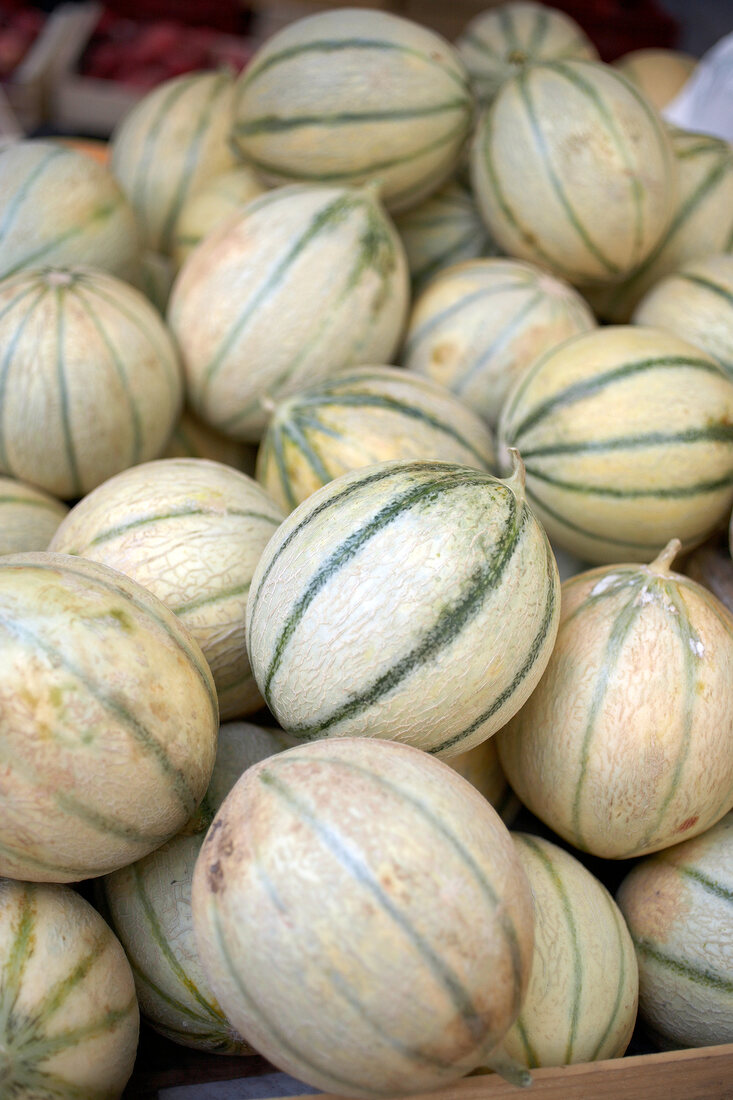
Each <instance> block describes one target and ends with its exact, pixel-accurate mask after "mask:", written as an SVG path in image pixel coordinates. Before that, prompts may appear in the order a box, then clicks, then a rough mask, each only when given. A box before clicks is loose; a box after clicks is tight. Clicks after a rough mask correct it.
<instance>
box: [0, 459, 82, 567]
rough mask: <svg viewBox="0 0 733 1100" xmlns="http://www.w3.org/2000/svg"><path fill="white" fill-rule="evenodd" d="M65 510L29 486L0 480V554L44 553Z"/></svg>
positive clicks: (61, 505) (64, 507) (3, 478)
mask: <svg viewBox="0 0 733 1100" xmlns="http://www.w3.org/2000/svg"><path fill="white" fill-rule="evenodd" d="M68 510H69V509H68V508H67V507H66V505H65V504H62V503H61V501H60V500H56V498H55V497H52V496H50V495H49V494H48V493H43V492H41V490H40V489H36V488H35V487H34V486H33V485H26V483H25V482H24V481H17V480H16V479H15V478H12V477H0V554H22V553H24V552H25V551H26V550H47V549H48V544H49V542H50V541H51V539H52V538H53V535H54V532H55V531H56V528H57V527H58V525H59V524H60V523H61V520H62V519H63V518H64V516H65V515H66V513H67V512H68Z"/></svg>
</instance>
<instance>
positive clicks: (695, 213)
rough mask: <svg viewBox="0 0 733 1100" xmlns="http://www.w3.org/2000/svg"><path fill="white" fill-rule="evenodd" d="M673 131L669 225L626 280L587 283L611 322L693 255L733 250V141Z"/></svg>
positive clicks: (599, 309)
mask: <svg viewBox="0 0 733 1100" xmlns="http://www.w3.org/2000/svg"><path fill="white" fill-rule="evenodd" d="M668 132H669V138H670V142H671V146H672V152H673V154H674V160H675V164H676V172H675V175H676V177H677V195H676V198H675V201H674V206H673V212H672V218H671V221H670V223H669V225H668V226H667V229H666V230H665V232H664V234H663V235H662V237H661V238H660V240H659V241H658V242H657V244H656V245H655V247H654V248H653V249H652V251H651V252H650V254H649V255H648V256H647V257H646V259H645V260H643V261H642V263H641V264H640V265H639V266H638V267H637V268H636V270H635V271H634V272H633V273H632V274H631V275H630V276H629V277H628V278H627V279H625V280H624V281H623V282H621V283H618V284H617V285H614V286H600V287H587V286H584V287H583V288H582V289H583V293H584V294H585V295H586V297H587V298H588V300H589V301H590V303H591V305H592V306H593V308H594V310H595V311H596V313H597V314H598V315H599V316H600V317H602V318H604V319H605V320H607V321H616V322H618V321H622V322H625V321H628V320H629V318H630V317H631V314H632V313H633V311H634V308H635V307H636V305H637V304H638V302H639V301H640V300H641V298H642V297H643V296H644V294H646V292H647V290H649V289H650V288H651V287H652V286H654V285H655V284H656V283H658V282H659V280H660V279H662V278H664V276H665V275H669V274H671V273H672V272H673V271H676V270H677V269H678V268H679V267H682V265H683V264H685V263H687V261H688V260H694V259H697V258H698V257H702V256H707V255H710V254H711V253H717V252H733V145H731V144H730V143H729V142H727V141H723V140H721V139H720V138H716V137H711V136H710V135H708V134H697V133H689V132H688V131H686V130H677V129H673V128H671V127H670V128H669V131H668Z"/></svg>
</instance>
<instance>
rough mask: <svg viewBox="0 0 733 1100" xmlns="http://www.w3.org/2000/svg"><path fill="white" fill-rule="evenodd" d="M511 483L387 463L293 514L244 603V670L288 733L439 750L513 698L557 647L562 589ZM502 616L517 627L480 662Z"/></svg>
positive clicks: (480, 727) (491, 725)
mask: <svg viewBox="0 0 733 1100" xmlns="http://www.w3.org/2000/svg"><path fill="white" fill-rule="evenodd" d="M518 478H519V474H518V473H517V474H516V475H515V480H513V481H511V482H509V483H501V482H498V481H497V480H496V479H494V478H492V477H491V476H490V475H489V474H486V473H481V472H479V471H476V470H471V469H468V468H466V467H461V466H455V465H452V464H444V463H434V462H422V463H405V462H390V463H382V464H379V465H377V466H374V467H368V468H366V469H365V470H363V471H356V472H355V473H351V474H346V475H343V476H342V477H340V478H337V479H336V480H335V481H333V482H331V483H330V484H329V485H327V486H326V487H324V488H323V489H320V490H318V492H316V493H314V494H313V495H312V496H311V497H309V498H308V500H306V501H305V502H304V503H303V504H301V505H300V506H299V508H297V509H296V510H295V512H293V513H292V514H291V516H290V517H289V518H288V519H287V520H286V521H285V523H284V524H283V525H282V527H281V528H280V529H279V531H278V532H277V534H276V536H275V537H274V538H273V539H272V540H271V542H270V543H269V544H268V546H267V548H266V550H265V552H264V554H263V556H262V558H261V559H260V562H259V564H258V566H257V570H256V571H255V576H254V578H253V582H252V590H251V593H250V599H249V602H248V605H247V641H248V648H249V651H250V659H251V661H252V667H253V671H254V673H255V677H256V679H257V682H258V684H259V685H260V689H261V690H262V692H263V695H264V697H265V700H266V702H267V703H268V705H269V706H270V708H271V709H272V710H273V712H274V713H275V714H276V716H277V717H278V720H279V721H280V722H281V724H282V725H283V726H284V728H285V729H287V730H288V732H290V733H292V734H293V735H294V736H296V737H297V738H298V739H301V740H310V739H313V738H318V737H323V736H324V735H329V736H348V735H353V734H355V733H358V734H362V735H365V736H371V737H380V736H387V737H390V738H393V739H396V740H405V741H409V742H411V743H414V744H417V745H419V747H422V748H425V749H428V750H429V751H431V752H433V753H438V754H445V755H446V756H450V755H452V754H455V753H458V752H462V751H464V750H466V749H469V748H471V747H472V746H473V745H475V744H478V743H479V742H480V741H482V740H485V739H486V737H487V736H490V735H491V733H493V731H494V730H495V729H498V728H499V727H500V726H501V725H502V723H503V722H504V721H506V719H507V716H508V714H510V713H513V711H514V710H516V708H517V707H518V706H521V703H522V701H523V700H524V699H525V698H526V697H527V695H528V694H529V692H530V691H531V690H532V687H533V686H534V684H535V683H536V681H537V679H538V678H539V675H540V673H541V670H542V668H543V667H544V664H545V662H546V660H547V656H548V653H549V649H550V648H551V645H552V639H553V637H554V632H555V623H556V621H557V613H558V608H557V600H556V590H557V583H558V582H557V567H556V565H555V562H554V558H553V557H552V553H551V551H550V550H549V546H548V545H547V542H546V540H545V536H544V532H542V530H541V529H540V528H539V527H538V525H537V524H536V522H535V520H534V517H533V516H532V514H531V513H530V512H529V511H528V509H527V508H526V505H525V504H524V499H523V495H522V490H521V485H520V481H519V480H518ZM458 516H460V517H461V523H460V524H457V523H456V517H458ZM388 563H389V564H388ZM357 580H358V583H357ZM519 593H521V595H519ZM507 600H509V601H510V603H511V612H509V611H508V608H507V605H506V603H505V601H507ZM507 614H511V616H512V617H513V626H515V627H516V634H515V633H514V629H513V630H512V633H511V637H510V636H509V635H507V633H506V631H505V630H504V629H503V630H502V647H503V649H502V655H501V656H499V654H498V653H496V654H494V655H493V656H489V654H488V653H487V652H486V638H487V637H491V636H492V634H493V631H494V630H495V629H496V627H495V625H492V624H495V623H496V622H498V621H501V622H502V623H504V622H505V617H506V615H507ZM316 624H319V625H318V626H317V628H316ZM380 624H383V627H380ZM520 624H521V625H520ZM332 637H337V638H338V639H339V656H338V662H337V664H338V669H339V671H338V676H336V664H335V663H334V657H333V644H332V642H331V641H330V640H329V644H328V649H326V646H325V642H326V640H327V639H331V638H332ZM375 637H379V639H380V641H379V646H378V647H377V646H375V644H374V639H375ZM478 639H481V640H480V641H479V640H478ZM446 678H447V679H449V680H450V681H451V682H452V684H453V690H452V693H451V698H450V705H449V706H448V707H446V705H445V696H444V693H443V692H442V686H441V685H442V684H443V683H444V682H445V680H446ZM296 682H297V683H298V685H299V686H298V689H297V692H293V689H292V686H291V685H292V684H294V683H296ZM441 700H442V702H441Z"/></svg>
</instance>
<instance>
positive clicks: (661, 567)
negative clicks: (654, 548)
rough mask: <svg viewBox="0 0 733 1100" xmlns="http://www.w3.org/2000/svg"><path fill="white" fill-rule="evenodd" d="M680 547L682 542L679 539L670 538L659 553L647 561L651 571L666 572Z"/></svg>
mask: <svg viewBox="0 0 733 1100" xmlns="http://www.w3.org/2000/svg"><path fill="white" fill-rule="evenodd" d="M681 549H682V543H681V542H680V540H679V539H670V540H669V542H668V543H667V545H666V546H665V548H664V550H662V552H661V554H659V555H658V556H657V557H656V558H655V559H654V561H652V562H650V563H649V568H650V569H651V571H652V573H668V572H669V571H670V568H671V566H672V562H673V561H674V559H675V558H676V557H677V555H678V554H679V552H680V550H681Z"/></svg>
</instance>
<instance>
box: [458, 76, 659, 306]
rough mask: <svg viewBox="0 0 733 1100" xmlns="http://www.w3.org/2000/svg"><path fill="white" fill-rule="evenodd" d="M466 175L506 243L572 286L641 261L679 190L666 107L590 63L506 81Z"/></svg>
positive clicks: (617, 275) (623, 271)
mask: <svg viewBox="0 0 733 1100" xmlns="http://www.w3.org/2000/svg"><path fill="white" fill-rule="evenodd" d="M471 174H472V181H473V188H474V193H475V195H476V201H477V202H478V206H479V210H480V211H481V214H482V216H483V218H484V220H485V221H486V224H487V225H488V227H489V230H490V231H491V234H492V236H493V237H494V238H495V239H496V241H497V242H498V243H499V245H501V247H502V248H503V249H504V251H506V252H507V253H508V254H509V255H512V256H517V257H518V258H520V259H524V260H530V261H533V262H534V263H537V264H540V265H542V266H543V267H546V268H549V269H550V270H551V271H553V272H554V273H555V274H556V275H559V276H561V277H562V278H565V279H567V280H568V281H569V282H571V283H573V284H576V285H579V284H584V283H609V282H615V281H620V280H621V279H623V278H624V277H625V276H626V275H628V274H629V273H630V272H631V271H633V270H634V269H635V268H637V267H638V266H639V265H640V264H641V263H642V262H643V261H644V260H645V259H646V258H647V257H648V256H649V255H650V253H651V252H652V250H653V249H654V248H655V247H656V245H657V244H658V242H659V240H660V239H661V237H662V234H663V233H664V232H665V230H666V229H667V226H668V225H669V222H670V219H671V218H672V214H673V210H674V204H675V199H676V193H677V182H676V172H675V161H674V156H673V153H672V148H671V144H670V140H669V137H668V135H667V132H666V130H665V128H664V126H663V124H662V121H661V119H660V117H659V115H658V114H657V112H656V111H655V110H654V108H653V107H652V106H651V105H650V104H648V103H647V102H646V100H645V99H644V98H643V96H641V95H640V93H639V92H638V91H637V90H636V89H635V88H634V87H633V85H631V84H630V83H629V82H628V81H627V80H626V79H625V78H624V77H622V76H621V75H620V74H619V73H618V72H617V71H616V70H615V69H613V68H612V67H611V66H610V65H602V64H601V63H600V62H595V61H578V60H569V61H555V62H546V63H543V64H538V65H532V66H530V67H528V68H527V69H525V70H523V71H522V72H521V73H520V74H519V75H518V76H515V77H513V78H512V79H511V80H508V81H506V83H504V84H503V85H502V87H501V89H500V90H499V93H498V95H497V96H496V98H495V99H494V101H493V103H492V104H491V106H490V107H489V108H488V110H486V111H485V112H484V114H483V115H482V116H481V117H480V119H479V122H478V125H477V128H476V132H475V135H474V141H473V147H472V161H471Z"/></svg>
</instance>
